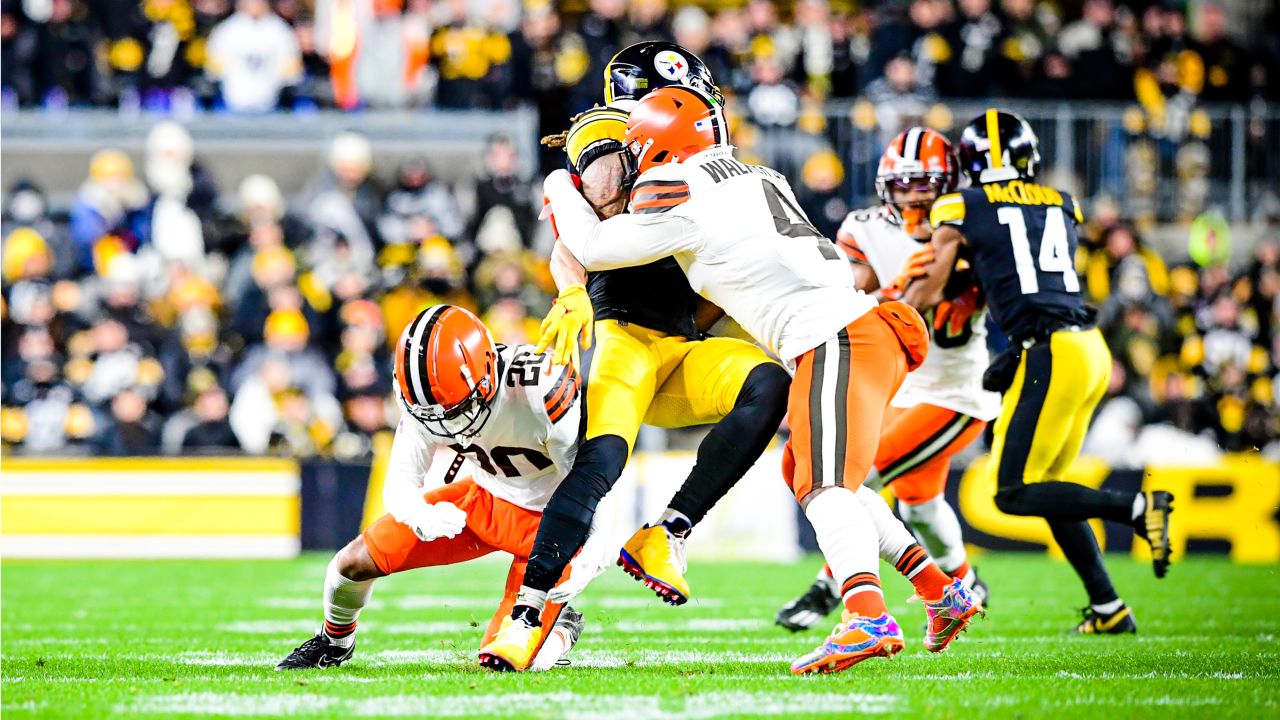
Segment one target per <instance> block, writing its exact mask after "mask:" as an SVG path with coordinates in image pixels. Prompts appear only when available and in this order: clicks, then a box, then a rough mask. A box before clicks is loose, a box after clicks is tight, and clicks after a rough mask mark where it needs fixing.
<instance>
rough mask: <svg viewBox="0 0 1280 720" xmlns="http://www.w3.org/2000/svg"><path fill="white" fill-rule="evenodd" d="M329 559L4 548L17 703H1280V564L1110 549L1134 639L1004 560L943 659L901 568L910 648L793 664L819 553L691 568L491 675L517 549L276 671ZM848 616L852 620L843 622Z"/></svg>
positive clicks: (1060, 567) (1263, 707)
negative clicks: (802, 601) (60, 557)
mask: <svg viewBox="0 0 1280 720" xmlns="http://www.w3.org/2000/svg"><path fill="white" fill-rule="evenodd" d="M327 560H328V558H327V557H325V556H319V555H311V556H306V557H304V558H302V559H300V560H298V561H292V562H273V561H254V562H251V561H242V562H231V561H203V562H177V561H135V562H28V561H6V562H5V563H4V564H3V568H2V572H3V591H2V594H0V602H2V607H3V610H2V615H0V620H2V624H0V633H2V640H0V642H2V651H3V664H2V665H0V673H2V675H3V686H2V690H3V693H2V694H3V701H2V702H3V706H2V708H0V709H2V710H3V715H4V717H5V718H15V719H16V718H32V717H40V718H104V717H125V716H129V717H148V718H179V717H182V718H185V717H191V718H207V717H237V716H247V717H258V718H266V717H333V718H350V717H516V718H580V719H587V718H619V719H625V720H644V719H645V718H664V719H665V718H674V719H677V720H683V719H686V718H712V717H845V716H855V715H860V714H861V715H886V716H891V717H902V716H907V715H910V716H913V717H928V718H933V717H954V718H966V719H968V718H986V717H1026V718H1041V717H1057V716H1073V717H1106V718H1109V719H1110V718H1128V717H1150V718H1179V717H1204V718H1223V717H1250V718H1253V719H1254V720H1261V719H1262V718H1266V717H1277V716H1280V649H1277V641H1278V639H1280V594H1278V593H1277V591H1278V590H1280V568H1278V567H1277V566H1275V565H1267V566H1240V565H1231V564H1229V563H1227V562H1226V561H1225V560H1221V559H1199V558H1196V559H1192V560H1189V561H1187V562H1185V563H1182V564H1178V565H1175V566H1174V568H1173V570H1172V571H1171V574H1170V577H1169V578H1168V579H1166V580H1164V581H1156V580H1155V579H1154V578H1153V577H1152V574H1151V569H1150V567H1149V566H1148V565H1143V564H1139V563H1136V562H1134V561H1131V560H1129V559H1128V558H1124V557H1112V558H1109V564H1110V566H1111V567H1112V568H1113V571H1114V576H1115V580H1116V584H1117V587H1118V588H1119V589H1120V591H1121V594H1122V596H1123V597H1125V599H1126V600H1128V601H1129V603H1130V605H1131V606H1132V607H1133V608H1134V612H1135V614H1136V616H1137V619H1138V623H1139V630H1140V634H1139V635H1138V636H1136V637H1133V636H1126V637H1079V636H1071V635H1068V634H1067V633H1066V632H1065V631H1066V630H1068V629H1069V628H1070V627H1071V626H1072V625H1073V624H1074V623H1075V622H1076V621H1077V619H1078V610H1077V609H1076V608H1078V607H1079V606H1081V605H1083V604H1084V598H1083V593H1082V591H1081V590H1080V589H1079V588H1078V586H1077V582H1076V580H1075V578H1074V576H1073V575H1072V573H1071V571H1070V569H1069V568H1068V567H1067V566H1066V565H1065V564H1063V563H1061V562H1055V561H1052V560H1050V559H1048V558H1046V557H1045V556H1043V555H1029V554H1028V555H987V556H984V557H982V558H980V559H979V561H978V563H977V564H978V567H979V568H980V570H981V572H982V574H983V577H984V578H985V579H986V580H987V582H988V583H989V584H990V586H991V588H992V602H991V608H990V612H989V613H988V616H987V618H986V619H985V620H980V621H978V622H977V624H976V625H975V626H974V627H973V629H972V630H971V631H970V632H969V633H968V634H966V635H963V636H962V637H961V639H960V640H959V641H958V642H957V643H956V644H955V645H953V647H952V648H951V649H950V650H949V651H947V652H946V653H945V654H943V655H933V654H931V653H928V652H926V651H925V650H924V649H923V648H922V647H921V646H920V640H921V636H922V625H923V617H924V611H923V609H922V608H921V606H920V605H919V604H917V603H911V604H908V603H907V602H906V598H907V597H908V596H909V595H910V586H909V585H907V584H906V582H905V581H902V580H901V579H900V578H897V577H896V576H894V577H893V578H888V579H887V581H886V596H887V598H888V600H889V604H890V610H891V611H892V612H893V613H894V614H895V615H896V617H897V618H898V620H899V621H900V622H901V624H902V626H903V628H904V630H905V631H906V633H907V643H908V645H907V649H906V650H905V651H904V652H903V653H901V654H900V655H898V656H897V657H896V658H894V659H893V660H891V661H884V660H872V661H868V662H865V663H863V664H861V665H858V666H856V667H855V668H853V669H851V670H850V671H848V672H845V673H841V674H837V675H830V676H815V677H793V676H791V675H790V674H789V672H788V669H787V666H788V663H789V662H790V661H791V660H792V659H793V658H794V657H796V656H798V655H800V654H802V653H804V652H806V651H808V650H809V649H811V648H812V647H813V646H814V645H816V644H817V643H818V642H819V641H820V640H821V639H822V636H823V634H825V632H827V631H828V630H830V626H829V625H824V626H821V627H819V628H816V629H814V630H812V631H810V632H808V633H802V634H799V635H792V634H790V633H788V632H786V631H784V630H782V629H780V628H777V627H775V626H773V624H772V617H773V613H774V611H775V610H776V609H777V608H778V606H779V605H780V604H781V603H783V602H785V601H786V600H789V599H790V598H791V597H792V596H793V595H795V594H798V593H799V592H801V591H803V590H804V588H805V587H807V585H808V583H809V581H810V580H811V579H812V574H813V571H814V570H815V569H816V566H815V563H814V562H804V563H798V564H794V565H785V566H784V565H765V564H741V563H739V564H728V563H696V562H695V563H694V565H693V567H691V568H690V572H689V576H688V577H689V579H690V581H691V583H692V586H693V593H694V599H693V600H692V601H691V602H690V603H689V604H688V605H686V606H684V607H680V608H671V607H667V606H665V605H662V604H660V603H659V602H658V601H657V599H656V598H654V597H653V596H652V595H650V594H649V593H648V591H646V590H644V589H643V587H642V586H640V585H639V584H638V583H636V582H634V581H633V580H631V579H630V578H628V577H626V576H625V575H623V574H622V573H621V572H620V571H617V570H611V571H610V572H609V573H608V574H606V575H605V576H603V577H602V578H600V579H599V580H597V581H596V583H595V584H594V585H593V586H592V587H591V589H590V590H589V591H588V593H587V595H586V596H584V597H583V598H581V600H580V601H579V602H578V603H575V604H576V605H577V606H578V607H580V608H581V609H582V611H583V612H584V613H585V615H586V619H587V630H586V633H585V634H584V636H583V638H582V641H581V642H580V643H579V645H578V647H577V649H576V650H575V651H574V653H573V658H574V664H573V665H572V666H570V667H562V668H557V669H555V670H553V671H551V672H548V673H523V674H519V675H513V674H494V673H488V672H484V671H481V670H479V669H478V668H477V667H476V664H475V657H476V645H477V643H478V642H479V637H480V633H481V632H482V628H483V626H484V624H485V623H486V622H487V621H488V619H489V617H490V615H491V613H492V611H493V609H494V608H495V607H496V605H497V602H498V599H499V598H498V596H497V593H498V592H500V590H501V587H502V579H503V577H504V576H505V570H506V567H505V564H504V563H501V562H486V561H481V562H479V563H473V564H471V565H468V566H459V567H454V568H439V569H426V570H420V571H415V572H411V573H408V574H405V575H403V576H399V577H393V578H389V579H384V580H381V581H379V583H378V585H377V587H376V590H375V592H374V596H373V602H372V604H371V605H370V607H369V608H367V609H366V611H365V613H364V615H363V616H362V618H361V623H360V640H359V643H358V645H357V649H356V654H355V657H354V658H353V660H352V661H350V662H349V663H347V664H346V665H344V666H342V667H341V668H337V669H330V670H324V671H308V672H304V673H277V672H274V671H273V670H272V666H273V665H274V664H275V663H276V662H277V661H278V660H280V659H281V658H283V657H284V656H285V655H286V654H287V653H288V652H289V651H290V650H291V649H292V648H293V647H294V646H295V645H297V644H298V643H300V642H301V641H302V640H304V639H306V638H307V637H309V636H310V635H311V634H312V632H313V631H314V630H315V628H316V627H317V626H318V624H319V621H320V610H319V600H320V586H321V579H322V577H323V574H324V567H325V564H326V563H327ZM832 623H834V618H833V620H832Z"/></svg>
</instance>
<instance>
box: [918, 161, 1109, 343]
mask: <svg viewBox="0 0 1280 720" xmlns="http://www.w3.org/2000/svg"><path fill="white" fill-rule="evenodd" d="M929 219H930V222H931V223H932V224H933V226H934V227H940V226H942V225H954V226H956V227H958V228H959V229H960V231H961V232H963V233H964V237H965V241H966V243H967V244H968V246H969V249H970V251H971V254H972V260H971V265H972V268H973V272H974V274H975V275H976V277H977V279H978V284H979V285H980V286H981V287H982V291H983V293H984V294H985V295H986V297H987V303H988V305H989V306H990V307H991V315H992V317H994V318H995V321H996V322H997V323H998V324H999V325H1000V328H1001V329H1002V330H1004V332H1005V333H1006V334H1007V335H1009V337H1010V338H1012V339H1014V340H1015V341H1021V340H1024V339H1026V338H1030V337H1036V336H1039V335H1041V334H1043V333H1045V332H1047V331H1049V330H1052V329H1054V328H1056V327H1060V326H1063V325H1086V324H1088V323H1089V322H1091V319H1092V313H1091V312H1090V311H1089V310H1088V309H1087V308H1086V307H1085V304H1084V298H1083V297H1082V296H1081V294H1080V277H1079V276H1078V275H1076V269H1075V256H1076V245H1077V239H1076V225H1077V224H1079V223H1081V222H1083V221H1084V218H1083V216H1082V214H1081V212H1080V206H1079V205H1077V204H1076V201H1075V199H1074V198H1072V197H1071V195H1070V194H1068V193H1063V192H1059V191H1058V190H1054V189H1053V188H1050V187H1046V186H1044V185H1037V184H1035V183H1029V182H1025V181H1023V180H1013V181H1010V182H1007V183H987V184H984V185H980V186H977V187H971V188H965V189H963V190H961V191H959V192H955V193H950V194H948V195H943V196H942V197H940V198H938V200H937V202H935V203H934V205H933V209H932V210H931V211H930V214H929Z"/></svg>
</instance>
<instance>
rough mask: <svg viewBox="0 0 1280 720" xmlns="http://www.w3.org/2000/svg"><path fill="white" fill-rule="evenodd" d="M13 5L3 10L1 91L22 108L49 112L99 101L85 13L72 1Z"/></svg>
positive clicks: (91, 31) (93, 33)
mask: <svg viewBox="0 0 1280 720" xmlns="http://www.w3.org/2000/svg"><path fill="white" fill-rule="evenodd" d="M18 5H19V4H18V3H16V2H15V3H12V4H11V3H8V2H6V3H4V9H3V29H2V30H3V37H4V57H3V60H2V62H3V65H4V67H3V70H2V71H0V72H3V75H4V80H3V85H4V87H5V89H6V91H7V92H12V93H14V94H15V95H16V98H15V99H16V100H17V101H18V102H20V103H21V104H23V105H34V104H42V105H44V106H45V107H48V108H52V109H57V108H65V107H67V106H68V105H72V106H78V105H90V104H93V103H95V102H98V101H100V100H102V98H101V78H100V77H99V73H98V65H97V63H96V62H95V57H94V53H95V45H96V43H97V41H98V29H97V28H96V27H95V24H94V23H93V21H92V18H91V16H90V13H89V7H88V6H87V5H86V4H83V3H78V2H75V1H74V0H50V2H45V3H22V6H21V8H19V7H17V6H18ZM24 16H25V17H24Z"/></svg>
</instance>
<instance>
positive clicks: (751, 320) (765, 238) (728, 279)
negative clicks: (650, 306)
mask: <svg viewBox="0 0 1280 720" xmlns="http://www.w3.org/2000/svg"><path fill="white" fill-rule="evenodd" d="M544 190H545V192H546V196H547V199H548V201H549V202H550V204H551V209H552V212H553V213H554V215H555V220H556V226H557V228H558V229H559V232H560V239H561V240H562V241H563V242H564V244H565V246H566V247H567V248H568V249H569V251H570V252H572V253H573V254H574V256H575V257H577V258H578V260H579V261H581V262H582V264H583V265H585V266H586V268H587V270H611V269H614V268H619V267H628V266H632V265H643V264H645V263H649V262H653V261H655V260H660V259H662V258H665V257H674V258H675V260H676V262H678V263H680V267H681V268H683V269H684V272H685V275H687V276H688V277H689V285H690V286H692V287H693V289H694V290H695V291H696V292H698V293H699V294H701V295H702V296H703V297H705V298H707V299H708V300H710V301H711V302H713V303H715V304H716V305H718V306H720V307H721V308H723V309H724V311H725V312H726V313H727V314H728V315H729V316H730V317H732V318H733V319H734V320H736V321H737V322H738V323H739V324H740V325H742V327H743V328H744V329H745V330H746V331H747V332H748V333H750V334H751V336H752V337H754V338H755V339H756V340H758V341H760V342H761V343H763V344H764V345H765V346H766V347H767V348H768V349H769V350H770V351H772V352H773V353H774V354H775V355H777V356H778V357H779V358H781V359H782V360H783V361H786V362H788V363H790V362H791V361H793V360H795V358H797V357H799V356H800V355H802V354H804V353H805V352H807V351H809V350H812V349H813V348H815V347H817V346H819V345H821V344H822V343H824V342H826V341H827V340H828V339H830V338H832V337H833V336H835V334H836V333H837V332H838V331H839V330H840V329H841V328H843V327H844V326H846V325H848V324H849V323H851V322H853V321H854V320H856V319H857V318H859V317H861V316H862V315H863V314H865V313H866V312H868V311H870V310H872V309H874V308H875V306H876V301H875V299H874V298H872V297H871V296H869V295H866V294H864V293H861V292H859V291H858V290H857V289H856V288H854V283H853V271H852V270H851V269H850V268H849V264H848V262H847V261H846V259H845V257H844V255H842V254H841V253H840V251H839V250H838V249H837V248H836V247H835V245H834V243H832V242H831V241H830V240H829V239H827V238H825V237H822V235H821V234H820V233H819V232H818V231H817V230H814V229H813V227H812V226H811V225H810V224H809V222H808V219H807V218H805V216H804V213H803V212H801V211H800V209H799V203H797V202H796V199H795V195H794V194H793V193H792V191H791V185H790V184H789V183H788V182H787V180H786V178H785V177H783V176H782V175H781V174H780V173H778V172H776V171H774V170H770V169H769V168H766V167H762V166H760V165H748V164H746V163H742V162H739V161H738V160H735V159H734V157H733V152H732V148H728V147H717V148H712V149H709V150H704V151H702V152H700V153H698V154H696V155H694V156H692V157H690V158H689V159H688V160H685V161H684V162H683V163H679V164H668V165H661V166H658V167H656V168H652V169H650V170H648V171H646V172H645V173H644V174H642V175H641V176H640V177H639V178H638V179H637V181H636V183H635V186H634V188H633V190H632V203H631V212H630V213H627V214H623V215H618V216H615V217H612V218H610V219H608V220H606V221H603V222H601V221H600V220H599V219H598V218H597V217H596V214H595V212H594V211H593V210H592V209H591V206H590V205H588V204H587V202H586V201H585V200H583V199H582V196H581V195H580V194H579V193H578V191H577V189H575V188H574V186H573V183H572V182H571V180H570V179H569V175H568V173H565V172H563V171H557V172H554V173H552V174H551V175H550V176H549V177H548V178H547V180H546V182H545V184H544ZM654 292H662V288H654Z"/></svg>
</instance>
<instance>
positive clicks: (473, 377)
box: [393, 305, 498, 439]
mask: <svg viewBox="0 0 1280 720" xmlns="http://www.w3.org/2000/svg"><path fill="white" fill-rule="evenodd" d="M393 372H394V376H395V382H394V383H393V384H394V385H395V388H396V396H397V397H399V398H400V402H401V403H402V404H403V405H404V408H405V410H407V411H408V413H409V414H410V415H412V416H413V417H414V418H416V419H417V420H418V421H419V422H421V423H422V424H423V426H425V427H426V428H427V431H428V432H430V433H431V434H432V435H437V436H440V437H445V438H461V439H467V438H471V437H474V436H475V435H476V434H478V433H479V432H480V430H481V429H482V428H484V424H485V422H486V421H488V419H489V415H490V413H492V411H493V401H494V399H495V398H496V397H497V396H498V350H497V346H496V345H494V342H493V336H492V335H490V334H489V329H488V328H486V327H485V326H484V323H482V322H480V318H478V317H476V316H475V315H473V314H471V313H470V312H468V311H467V310H464V309H462V308H460V307H455V306H453V305H435V306H432V307H429V308H427V309H426V310H423V311H422V312H420V313H418V316H417V317H415V318H414V319H413V322H411V323H409V326H408V327H406V328H405V329H404V332H403V333H401V334H400V340H399V341H398V342H397V343H396V354H395V369H394V371H393Z"/></svg>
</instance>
